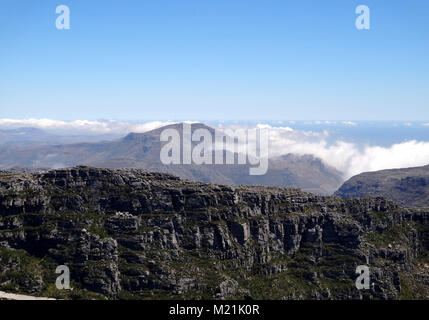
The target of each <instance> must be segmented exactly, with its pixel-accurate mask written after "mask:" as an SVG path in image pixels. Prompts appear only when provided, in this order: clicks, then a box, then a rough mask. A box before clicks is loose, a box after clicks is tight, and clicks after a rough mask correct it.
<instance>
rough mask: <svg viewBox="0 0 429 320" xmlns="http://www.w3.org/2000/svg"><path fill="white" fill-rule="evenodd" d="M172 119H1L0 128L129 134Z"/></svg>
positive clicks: (153, 127)
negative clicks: (129, 120) (139, 121)
mask: <svg viewBox="0 0 429 320" xmlns="http://www.w3.org/2000/svg"><path fill="white" fill-rule="evenodd" d="M172 123H173V122H170V121H151V122H145V123H132V122H125V121H114V120H106V121H101V120H95V121H92V120H74V121H62V120H52V119H0V128H6V129H14V128H22V127H32V128H39V129H44V130H57V131H78V132H79V133H82V132H91V133H99V134H107V133H112V134H127V133H130V132H138V133H141V132H146V131H150V130H153V129H157V128H159V127H162V126H165V125H168V124H172Z"/></svg>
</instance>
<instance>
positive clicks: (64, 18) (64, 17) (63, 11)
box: [55, 4, 70, 30]
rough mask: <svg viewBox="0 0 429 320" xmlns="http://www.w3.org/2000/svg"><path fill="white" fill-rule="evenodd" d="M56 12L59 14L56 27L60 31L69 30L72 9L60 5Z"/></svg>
mask: <svg viewBox="0 0 429 320" xmlns="http://www.w3.org/2000/svg"><path fill="white" fill-rule="evenodd" d="M55 12H56V13H57V14H59V16H58V17H57V20H55V26H56V27H57V29H58V30H64V29H65V30H69V29H70V8H69V7H68V6H66V5H64V4H62V5H59V6H58V7H57V8H56V10H55Z"/></svg>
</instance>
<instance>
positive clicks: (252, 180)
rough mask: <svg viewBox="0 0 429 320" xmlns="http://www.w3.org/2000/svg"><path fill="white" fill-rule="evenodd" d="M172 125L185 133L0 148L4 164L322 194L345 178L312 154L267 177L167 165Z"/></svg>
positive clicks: (285, 159)
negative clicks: (143, 173)
mask: <svg viewBox="0 0 429 320" xmlns="http://www.w3.org/2000/svg"><path fill="white" fill-rule="evenodd" d="M168 128H173V129H176V130H178V132H182V125H181V124H174V125H169V126H165V127H162V128H158V129H155V130H152V131H149V132H145V133H130V134H128V135H127V136H126V137H124V138H122V139H119V140H116V141H106V142H99V143H78V144H59V145H55V146H43V147H38V146H35V147H31V146H25V147H20V148H14V149H5V150H1V146H0V151H1V152H0V168H3V169H10V168H14V167H17V166H18V167H29V168H62V167H69V166H76V165H90V166H95V167H101V168H140V169H145V170H150V171H156V172H165V173H170V174H174V175H177V176H179V177H181V178H184V179H190V180H195V181H202V182H210V183H218V184H227V185H240V184H250V185H267V186H280V187H299V188H302V189H303V190H306V191H309V192H314V193H318V194H332V193H333V192H334V191H335V190H337V189H338V187H339V186H340V185H341V183H342V182H343V178H342V174H341V173H340V172H339V171H337V170H336V169H334V168H332V167H330V166H327V165H325V164H324V163H322V161H321V160H320V159H317V158H314V157H313V156H297V155H291V154H288V155H284V156H282V157H277V158H273V159H270V161H269V169H268V172H267V174H266V175H263V176H250V175H249V165H195V164H192V165H187V164H185V165H181V164H177V165H164V164H163V163H162V162H161V161H160V150H161V148H162V146H163V143H164V142H161V141H160V133H161V132H162V131H163V130H164V129H168ZM200 128H204V129H207V130H209V131H210V132H213V131H214V129H213V128H210V127H208V126H206V125H204V124H201V123H194V124H192V130H193V131H195V130H197V129H200ZM193 131H192V132H193Z"/></svg>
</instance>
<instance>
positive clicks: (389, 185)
mask: <svg viewBox="0 0 429 320" xmlns="http://www.w3.org/2000/svg"><path fill="white" fill-rule="evenodd" d="M335 195H337V196H340V197H342V198H347V199H350V198H360V197H365V196H383V197H385V198H387V199H390V200H393V201H395V202H397V203H399V204H400V205H402V206H406V207H420V208H424V207H426V208H429V165H427V166H423V167H415V168H404V169H390V170H381V171H375V172H365V173H361V174H358V175H356V176H354V177H352V178H351V179H350V180H348V181H346V182H345V183H344V184H343V185H342V186H341V187H340V189H338V191H337V192H336V193H335Z"/></svg>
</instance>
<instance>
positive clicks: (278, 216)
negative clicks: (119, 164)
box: [0, 167, 429, 299]
mask: <svg viewBox="0 0 429 320" xmlns="http://www.w3.org/2000/svg"><path fill="white" fill-rule="evenodd" d="M0 244H1V245H0V270H1V274H0V291H6V292H10V293H12V292H15V293H21V294H32V295H39V296H44V297H54V298H60V299H94V298H95V299H103V298H109V299H244V298H253V299H411V298H416V299H429V268H428V265H427V261H428V253H429V251H428V249H429V213H428V211H421V210H417V209H403V208H401V207H399V206H398V205H396V204H395V203H393V202H390V201H387V200H385V199H383V198H365V199H354V200H343V199H341V198H338V197H322V196H315V195H313V194H310V193H307V192H303V191H301V190H299V189H284V188H273V187H256V186H253V187H252V186H237V187H228V186H221V185H214V184H206V183H199V182H192V181H188V180H181V179H179V178H177V177H175V176H172V175H168V174H162V173H148V172H145V171H142V170H138V169H123V170H118V169H115V170H113V169H96V168H89V167H75V168H67V169H61V170H51V171H41V172H38V173H10V172H0ZM59 265H65V266H67V267H68V268H69V269H70V272H71V273H70V276H71V286H72V287H73V289H74V290H73V291H68V290H58V289H56V287H55V279H56V277H57V276H58V275H57V274H56V273H55V270H56V268H57V267H58V266H59ZM358 266H368V267H369V270H370V286H369V288H368V289H367V290H358V289H357V288H356V284H355V283H356V281H355V280H356V278H357V274H356V269H357V267H358Z"/></svg>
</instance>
